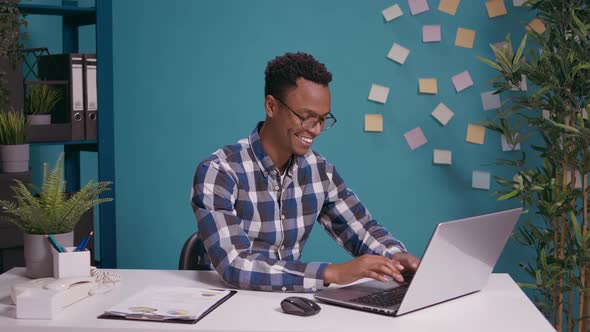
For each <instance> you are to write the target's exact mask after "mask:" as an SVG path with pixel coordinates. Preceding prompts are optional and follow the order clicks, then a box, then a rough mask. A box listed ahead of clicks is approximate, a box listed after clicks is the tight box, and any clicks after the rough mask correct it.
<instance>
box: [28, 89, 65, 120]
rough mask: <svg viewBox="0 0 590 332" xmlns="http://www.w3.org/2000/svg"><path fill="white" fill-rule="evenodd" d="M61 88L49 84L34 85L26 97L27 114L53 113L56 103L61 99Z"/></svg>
mask: <svg viewBox="0 0 590 332" xmlns="http://www.w3.org/2000/svg"><path fill="white" fill-rule="evenodd" d="M61 98H62V93H61V90H59V89H57V88H54V87H52V86H50V85H48V84H39V85H34V86H32V87H31V88H30V89H29V93H28V94H27V97H26V98H25V109H26V111H27V114H31V115H36V114H51V111H52V110H53V108H54V107H55V105H56V104H57V103H58V102H59V101H60V100H61Z"/></svg>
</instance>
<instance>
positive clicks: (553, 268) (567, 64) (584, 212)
mask: <svg viewBox="0 0 590 332" xmlns="http://www.w3.org/2000/svg"><path fill="white" fill-rule="evenodd" d="M527 3H528V4H529V5H530V6H531V9H532V10H534V11H536V14H537V16H538V18H537V20H539V19H540V21H535V24H528V25H527V30H529V31H528V34H527V35H525V37H524V38H523V40H522V41H521V43H520V46H519V48H518V50H517V52H516V53H515V54H511V52H510V50H509V42H510V40H509V37H507V38H506V43H505V44H504V47H503V48H502V49H498V48H495V47H493V46H492V49H493V52H494V55H495V58H494V59H484V58H480V59H481V60H482V61H484V62H485V63H487V64H488V65H490V66H491V67H492V68H494V69H496V70H497V71H498V73H499V75H498V76H497V77H495V78H494V79H492V81H493V84H494V88H495V89H496V93H499V94H503V95H506V96H507V97H508V98H507V99H506V101H505V103H504V104H503V107H502V108H501V109H500V110H499V111H498V112H497V113H496V114H495V115H496V116H495V119H492V120H488V121H484V124H485V126H486V127H487V128H489V129H491V130H494V131H496V132H499V133H501V134H502V135H504V136H505V137H506V140H507V141H508V143H509V144H510V145H512V146H514V145H516V144H518V143H521V144H522V145H523V148H525V150H523V151H526V150H528V149H526V148H530V149H531V150H533V151H534V152H535V155H534V158H533V159H531V158H530V153H529V157H527V154H526V153H525V152H521V153H520V154H518V157H516V158H514V159H502V160H498V163H499V164H502V165H506V166H509V167H511V168H512V169H513V172H514V173H516V175H515V176H514V177H513V178H510V179H505V178H501V177H496V180H497V182H498V183H499V184H500V185H501V186H502V187H503V190H501V191H500V192H499V195H500V197H499V199H501V200H506V199H516V200H519V201H520V202H521V203H522V204H523V206H524V207H525V208H526V209H527V210H528V218H527V220H525V222H524V223H523V224H522V225H521V226H520V227H518V229H517V232H516V233H515V239H516V240H518V241H519V242H520V243H522V244H524V245H526V246H528V247H530V248H532V249H533V250H534V253H535V257H534V259H533V260H532V261H530V262H527V263H523V264H522V267H523V268H524V271H525V272H527V273H528V274H529V275H530V276H531V280H532V282H530V283H526V284H521V286H524V287H529V288H532V289H533V294H534V300H535V302H536V304H537V306H538V307H539V309H541V311H542V312H543V313H544V314H545V316H546V317H547V318H548V319H549V320H550V321H551V322H552V324H553V326H554V327H555V328H556V329H557V330H558V331H573V330H574V329H576V328H577V330H578V331H580V332H583V331H589V330H590V325H589V324H588V319H590V232H589V231H588V230H589V227H590V222H589V220H588V173H589V172H590V150H589V147H590V121H589V120H588V110H589V108H590V107H589V104H590V62H589V59H590V26H589V25H588V22H590V7H588V4H587V2H586V1H576V0H565V1H564V0H529V1H528V2H527ZM540 22H542V23H540ZM527 36H528V37H531V38H533V40H534V41H535V44H536V45H535V46H534V47H533V48H530V49H529V50H528V51H525V48H526V45H527ZM523 75H524V76H523ZM523 78H526V79H527V80H528V82H530V85H529V87H531V86H532V87H531V88H529V90H530V92H527V91H523V90H522V89H518V88H517V89H516V90H517V91H514V90H515V86H517V87H518V86H520V84H519V83H520V82H521V80H522V79H523ZM511 153H515V152H511ZM514 173H513V174H514ZM533 215H534V216H533Z"/></svg>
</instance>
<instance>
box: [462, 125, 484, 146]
mask: <svg viewBox="0 0 590 332" xmlns="http://www.w3.org/2000/svg"><path fill="white" fill-rule="evenodd" d="M485 137H486V128H485V127H482V126H478V125H473V124H468V125H467V137H466V138H465V140H466V141H467V142H469V143H473V144H483V142H484V140H485Z"/></svg>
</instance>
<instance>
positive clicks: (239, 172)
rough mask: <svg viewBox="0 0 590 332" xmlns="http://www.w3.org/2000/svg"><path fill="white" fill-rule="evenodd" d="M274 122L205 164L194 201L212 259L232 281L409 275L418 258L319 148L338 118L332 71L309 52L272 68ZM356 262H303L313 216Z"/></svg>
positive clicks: (302, 282) (298, 283) (255, 284)
mask: <svg viewBox="0 0 590 332" xmlns="http://www.w3.org/2000/svg"><path fill="white" fill-rule="evenodd" d="M265 76H266V78H265V89H264V90H265V91H264V95H265V99H264V109H265V111H266V119H265V121H264V122H260V123H259V124H258V125H257V126H256V128H255V129H254V131H253V132H252V133H251V134H250V136H249V137H247V138H244V139H242V140H240V141H238V142H237V143H236V144H233V145H228V146H225V147H223V148H221V149H219V150H218V151H216V152H215V153H214V154H213V155H211V156H210V157H209V158H207V159H206V160H204V161H203V162H201V163H200V164H199V166H197V169H196V172H195V176H194V180H193V190H192V195H191V196H192V197H191V204H192V207H193V210H194V212H195V215H196V217H197V223H198V229H199V235H200V236H201V238H202V239H203V241H204V244H205V248H206V250H207V253H208V256H209V258H210V259H211V263H212V265H213V267H214V268H215V270H216V271H217V272H218V273H219V275H220V276H221V277H222V278H223V280H224V281H225V282H226V283H227V284H229V285H231V286H234V287H239V288H244V289H255V290H265V291H295V292H314V291H317V290H319V289H321V288H322V287H324V286H326V285H329V284H330V283H336V284H346V283H350V282H353V281H356V280H358V279H361V278H366V277H368V278H373V279H377V280H381V281H386V280H387V277H391V278H394V279H396V280H398V281H402V280H403V277H402V275H401V272H402V271H404V272H411V271H414V270H415V269H416V268H417V266H418V263H419V261H418V259H417V258H416V257H414V256H412V255H410V254H409V253H407V251H406V248H405V247H404V245H403V244H402V243H401V242H399V241H397V240H396V239H395V238H394V237H393V236H392V235H391V234H390V233H389V232H387V230H385V228H383V227H382V226H381V225H379V224H378V223H377V222H376V221H375V220H374V219H373V217H372V216H371V214H370V213H369V211H368V210H367V209H366V208H365V207H364V206H363V205H362V204H361V202H360V201H359V200H358V198H357V197H356V195H355V194H354V193H353V192H352V190H350V189H349V188H348V187H347V186H346V185H345V184H344V181H343V180H342V178H341V177H340V175H339V174H338V173H337V172H336V169H335V168H334V166H333V165H332V164H330V163H329V162H328V161H327V160H326V159H324V158H323V157H322V156H321V155H320V154H318V153H317V152H315V151H313V150H312V149H311V147H312V145H313V142H314V141H315V140H316V139H318V137H319V136H320V134H321V133H322V132H323V131H326V130H328V129H330V128H331V127H332V126H333V125H334V124H335V123H336V118H335V117H334V115H332V113H331V112H330V98H331V95H330V88H329V87H328V84H329V83H330V81H331V80H332V74H331V73H330V72H329V71H328V70H327V69H326V67H325V65H323V64H321V63H319V62H318V61H317V60H316V59H314V58H313V57H312V56H311V55H309V54H305V53H286V54H285V55H283V56H279V57H276V58H275V59H274V60H272V61H270V62H269V63H268V66H267V68H266V71H265ZM316 221H318V222H319V223H320V225H321V226H322V227H323V228H324V229H325V230H326V231H327V232H328V234H330V236H331V237H332V238H334V240H335V241H336V242H337V243H338V244H339V245H340V246H342V247H343V248H344V249H346V250H347V251H348V252H349V253H350V254H351V255H353V256H354V257H356V258H354V259H352V260H350V261H348V262H345V263H341V264H329V263H322V262H308V263H305V262H302V261H300V260H299V259H300V256H301V252H302V250H303V247H304V245H305V242H306V241H307V239H308V236H309V234H310V233H311V229H312V227H313V225H314V224H315V222H316Z"/></svg>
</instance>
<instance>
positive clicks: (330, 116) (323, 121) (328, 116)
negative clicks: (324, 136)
mask: <svg viewBox="0 0 590 332" xmlns="http://www.w3.org/2000/svg"><path fill="white" fill-rule="evenodd" d="M273 98H274V99H276V100H278V101H279V102H280V103H281V104H283V106H285V107H286V108H287V109H288V110H289V111H291V113H293V114H295V116H296V117H297V118H298V119H299V120H300V121H301V128H303V129H306V130H310V129H313V128H315V126H317V125H318V124H320V126H321V128H322V129H321V130H322V131H326V130H328V129H330V128H332V127H334V125H335V124H336V121H337V120H336V117H335V116H334V114H332V112H329V113H328V114H326V115H325V116H324V118H323V119H321V118H320V117H319V116H315V115H311V116H308V117H303V116H301V115H299V114H298V113H297V112H295V111H294V110H293V109H291V107H289V105H287V104H286V103H285V102H284V101H282V100H281V99H280V98H279V97H275V96H273ZM310 119H315V121H314V122H313V126H311V127H309V128H306V126H304V125H303V124H304V123H306V121H307V123H309V125H307V126H310V125H311V123H310V122H309V121H308V120H310ZM328 119H331V120H333V121H334V122H332V123H329V126H326V120H328Z"/></svg>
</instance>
